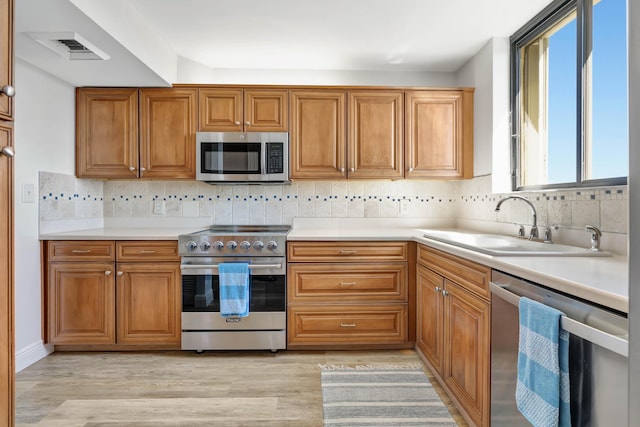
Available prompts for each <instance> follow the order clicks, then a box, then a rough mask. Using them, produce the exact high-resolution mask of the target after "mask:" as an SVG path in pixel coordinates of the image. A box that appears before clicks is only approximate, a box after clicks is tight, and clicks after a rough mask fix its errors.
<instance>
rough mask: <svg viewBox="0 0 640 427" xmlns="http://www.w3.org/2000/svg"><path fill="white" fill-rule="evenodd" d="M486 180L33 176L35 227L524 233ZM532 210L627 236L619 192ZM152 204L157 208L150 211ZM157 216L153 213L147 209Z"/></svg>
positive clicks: (550, 220)
mask: <svg viewBox="0 0 640 427" xmlns="http://www.w3.org/2000/svg"><path fill="white" fill-rule="evenodd" d="M509 195H513V194H512V193H509V194H493V193H491V176H483V177H478V178H474V179H472V180H466V181H414V180H399V181H383V180H372V181H304V182H294V183H292V184H290V185H209V184H206V183H202V182H195V181H184V182H182V181H98V180H86V179H77V178H75V177H74V176H70V175H62V174H55V173H49V172H40V185H39V201H40V203H39V213H40V221H41V223H42V222H55V221H59V220H67V221H68V220H69V219H74V218H75V219H87V218H94V219H100V218H101V219H114V218H115V219H118V218H120V219H124V220H126V219H128V218H131V219H134V218H135V219H138V220H145V221H147V222H148V223H149V225H150V226H152V225H154V224H153V221H154V219H158V218H164V219H166V218H172V219H174V220H175V221H173V222H174V223H176V224H179V223H180V221H182V220H185V221H186V220H189V219H191V220H193V219H194V218H199V219H202V222H203V223H211V224H291V223H292V221H293V218H298V217H299V218H450V219H452V221H453V222H454V223H455V222H456V221H467V222H468V221H471V222H475V223H477V224H482V223H487V224H489V223H491V224H493V223H502V224H509V223H513V224H525V225H530V224H531V221H532V218H531V213H530V210H529V207H528V206H527V205H526V204H525V203H522V202H521V201H509V202H505V203H504V204H503V206H502V209H501V211H500V212H495V206H496V203H497V202H498V200H500V199H501V198H502V197H506V196H509ZM518 195H522V196H525V197H526V198H527V199H528V200H529V201H531V202H532V203H533V205H534V206H535V207H536V211H537V215H538V225H543V226H546V225H554V226H556V225H557V226H558V227H560V228H568V229H583V228H584V226H585V225H586V224H592V225H596V226H597V227H600V228H601V230H602V231H603V232H609V233H620V234H626V233H627V230H628V224H627V223H628V208H627V206H628V192H627V188H626V186H624V187H606V188H595V189H587V190H585V189H579V190H576V189H573V190H554V191H537V192H528V193H518ZM156 202H157V203H156ZM156 205H157V207H158V208H160V210H158V211H155V212H158V213H154V206H156Z"/></svg>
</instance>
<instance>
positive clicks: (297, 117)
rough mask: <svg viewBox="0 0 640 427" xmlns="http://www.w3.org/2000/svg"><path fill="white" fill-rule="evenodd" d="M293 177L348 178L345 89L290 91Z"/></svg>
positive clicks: (291, 174) (291, 171)
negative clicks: (346, 169)
mask: <svg viewBox="0 0 640 427" xmlns="http://www.w3.org/2000/svg"><path fill="white" fill-rule="evenodd" d="M289 98H290V102H289V105H290V108H291V132H290V138H291V152H290V156H289V157H290V159H291V168H290V176H291V178H294V179H298V178H302V179H304V178H307V179H340V178H345V177H346V171H345V168H346V164H345V156H346V146H345V92H344V91H341V90H295V91H291V92H290V96H289Z"/></svg>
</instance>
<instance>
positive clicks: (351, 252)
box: [340, 249, 356, 255]
mask: <svg viewBox="0 0 640 427" xmlns="http://www.w3.org/2000/svg"><path fill="white" fill-rule="evenodd" d="M355 254H356V251H354V250H347V249H343V250H341V251H340V255H355Z"/></svg>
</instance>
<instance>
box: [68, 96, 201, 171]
mask: <svg viewBox="0 0 640 427" xmlns="http://www.w3.org/2000/svg"><path fill="white" fill-rule="evenodd" d="M196 114H197V99H196V90H195V89H171V88H169V89H141V90H138V89H114V88H78V89H77V91H76V175H77V176H78V177H79V178H123V179H133V178H174V179H181V178H185V179H189V178H190V179H193V178H195V132H196V120H197V116H196Z"/></svg>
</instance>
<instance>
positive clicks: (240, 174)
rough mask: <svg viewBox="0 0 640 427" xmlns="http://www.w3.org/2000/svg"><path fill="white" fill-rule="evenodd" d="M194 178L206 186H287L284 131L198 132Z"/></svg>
mask: <svg viewBox="0 0 640 427" xmlns="http://www.w3.org/2000/svg"><path fill="white" fill-rule="evenodd" d="M196 159H197V169H196V179H197V180H198V181H206V182H209V183H254V184H266V183H288V182H289V134H288V133H287V132H197V133H196Z"/></svg>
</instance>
